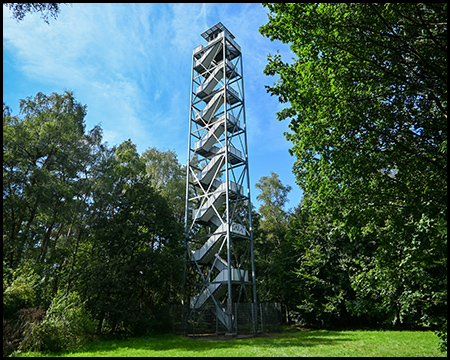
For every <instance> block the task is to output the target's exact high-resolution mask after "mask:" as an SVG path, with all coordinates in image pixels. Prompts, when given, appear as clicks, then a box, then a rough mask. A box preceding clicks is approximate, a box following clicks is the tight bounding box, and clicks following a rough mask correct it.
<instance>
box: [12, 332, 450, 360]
mask: <svg viewBox="0 0 450 360" xmlns="http://www.w3.org/2000/svg"><path fill="white" fill-rule="evenodd" d="M438 343H439V339H438V338H437V336H436V335H435V334H434V333H433V332H431V331H327V330H314V331H301V330H295V331H292V332H283V333H277V334H269V335H264V336H259V337H254V338H247V339H233V340H195V339H191V338H188V337H184V336H177V335H161V336H155V337H141V338H133V339H128V340H103V341H98V342H92V343H89V344H87V345H86V346H85V347H84V348H83V349H82V350H80V351H78V352H74V353H67V354H51V356H76V357H105V356H112V357H118V356H122V357H125V356H147V357H149V356H152V357H153V356H186V357H192V356H200V357H217V356H227V357H228V356H241V357H244V356H246V357H247V356H250V357H260V356H327V357H331V356H363V357H364V356H383V357H384V356H393V357H394V356H395V357H401V356H408V357H411V356H426V357H428V356H441V357H443V356H446V355H447V354H446V353H441V352H439V350H438ZM15 355H16V356H17V355H20V356H42V355H43V354H37V353H26V354H15Z"/></svg>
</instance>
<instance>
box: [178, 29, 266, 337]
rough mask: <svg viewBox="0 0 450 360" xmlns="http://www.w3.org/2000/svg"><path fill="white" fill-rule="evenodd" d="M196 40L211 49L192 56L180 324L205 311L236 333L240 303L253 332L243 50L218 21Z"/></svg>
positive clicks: (254, 301) (254, 302)
mask: <svg viewBox="0 0 450 360" xmlns="http://www.w3.org/2000/svg"><path fill="white" fill-rule="evenodd" d="M201 36H202V37H203V38H204V39H205V40H207V41H208V45H207V46H203V45H200V46H198V47H196V48H195V49H194V52H193V57H192V82H191V102H190V120H189V150H188V151H189V153H188V164H187V185H186V217H185V218H186V223H185V235H186V237H185V246H186V257H185V271H184V279H185V290H184V299H183V303H184V304H186V305H185V308H186V310H187V311H185V312H184V315H183V321H184V324H186V323H187V322H188V321H189V319H192V318H193V317H194V316H195V314H196V313H199V312H200V311H206V309H208V310H207V311H211V312H212V313H213V314H214V315H215V319H216V322H220V323H221V324H222V325H223V327H225V329H226V331H227V333H229V334H235V333H237V330H238V319H237V318H236V314H237V313H238V311H237V310H238V308H239V304H241V303H247V304H248V303H250V304H251V307H252V309H254V310H252V312H251V317H252V319H251V322H252V327H253V332H256V331H257V330H258V316H257V313H258V312H257V308H258V307H257V297H256V282H255V266H254V252H253V233H252V218H251V202H250V179H249V166H248V155H247V154H248V151H247V134H246V120H245V106H244V82H243V77H242V74H243V64H242V54H241V48H240V46H239V45H238V44H237V43H236V41H235V40H234V36H233V34H231V33H230V31H228V29H227V28H226V27H225V26H224V25H222V23H220V22H219V23H217V24H216V25H214V26H213V27H211V28H210V29H208V30H206V31H205V32H204V33H202V34H201ZM188 299H189V300H188ZM187 304H188V305H189V306H187Z"/></svg>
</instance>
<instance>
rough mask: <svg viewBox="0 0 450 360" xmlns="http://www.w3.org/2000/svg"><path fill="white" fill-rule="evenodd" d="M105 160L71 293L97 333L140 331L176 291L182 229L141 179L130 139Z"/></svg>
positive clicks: (139, 163) (142, 168)
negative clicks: (80, 298)
mask: <svg viewBox="0 0 450 360" xmlns="http://www.w3.org/2000/svg"><path fill="white" fill-rule="evenodd" d="M104 162H105V166H102V168H103V169H104V171H105V172H104V173H103V174H101V175H100V176H99V179H98V180H99V181H98V183H99V185H101V186H98V187H96V189H95V191H94V194H93V200H94V204H93V208H95V221H94V222H93V224H92V226H91V232H90V239H89V242H87V243H86V244H85V246H84V251H85V252H87V253H88V254H89V256H87V257H82V258H79V261H78V262H77V269H78V270H77V271H78V273H79V277H78V279H77V284H76V286H75V287H76V288H77V289H80V290H79V291H80V293H81V294H82V295H83V297H84V298H85V299H87V303H86V305H87V308H88V309H89V310H90V311H91V313H92V314H93V316H94V318H95V319H96V320H97V324H98V330H97V331H98V332H101V331H102V329H103V328H107V329H109V331H111V332H115V331H117V330H125V331H128V332H130V333H134V334H136V333H143V332H145V331H148V330H149V323H150V320H151V319H152V318H155V317H158V315H159V312H160V310H161V308H162V307H163V306H164V305H167V304H168V303H170V301H173V300H174V299H176V298H177V295H178V294H179V289H181V281H182V253H183V247H182V225H181V224H180V223H178V222H177V221H176V219H175V218H174V216H173V213H172V211H171V209H170V208H169V206H168V204H167V202H166V200H165V199H164V198H163V197H162V196H161V195H160V194H159V193H158V192H157V191H156V189H155V188H154V187H153V186H152V185H151V181H150V179H149V178H148V177H146V176H145V163H144V161H143V159H141V158H140V156H139V154H138V153H137V151H136V146H135V145H134V144H133V143H132V142H131V141H130V140H128V141H125V142H123V143H122V144H120V145H119V147H117V149H115V151H111V152H110V154H109V155H108V156H107V157H105V158H104ZM169 264H170V266H169Z"/></svg>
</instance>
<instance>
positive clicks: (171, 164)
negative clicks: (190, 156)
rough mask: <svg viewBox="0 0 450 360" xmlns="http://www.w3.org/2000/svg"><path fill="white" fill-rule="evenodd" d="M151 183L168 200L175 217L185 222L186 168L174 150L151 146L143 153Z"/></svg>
mask: <svg viewBox="0 0 450 360" xmlns="http://www.w3.org/2000/svg"><path fill="white" fill-rule="evenodd" d="M142 158H143V160H144V161H145V166H146V172H147V175H148V176H149V177H150V180H151V183H152V185H153V187H154V188H155V189H157V190H158V191H159V192H160V193H161V194H162V195H163V196H164V197H165V198H166V200H167V202H168V203H169V206H170V207H171V208H172V210H173V212H174V215H175V217H176V218H177V219H178V221H179V222H180V223H183V222H184V211H185V202H186V169H185V166H182V165H181V164H180V163H179V162H178V158H177V154H176V153H175V152H174V151H171V150H167V151H160V150H158V149H156V148H154V147H153V148H149V149H147V150H146V151H144V153H143V154H142Z"/></svg>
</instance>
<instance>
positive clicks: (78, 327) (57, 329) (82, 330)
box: [19, 293, 95, 352]
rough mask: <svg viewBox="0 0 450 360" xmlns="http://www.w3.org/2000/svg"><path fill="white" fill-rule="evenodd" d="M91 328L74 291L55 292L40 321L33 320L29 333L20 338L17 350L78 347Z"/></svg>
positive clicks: (59, 350)
mask: <svg viewBox="0 0 450 360" xmlns="http://www.w3.org/2000/svg"><path fill="white" fill-rule="evenodd" d="M94 331H95V324H94V322H93V321H92V319H91V318H90V317H89V315H88V314H87V312H86V310H85V307H84V303H83V302H82V301H81V299H80V297H79V296H78V294H77V293H70V294H68V295H64V294H62V293H58V295H56V296H55V298H54V299H53V301H52V303H51V305H50V307H49V309H48V310H47V312H46V314H45V316H44V318H43V320H42V322H40V323H35V324H33V327H32V330H31V335H30V336H29V337H28V338H26V339H24V341H22V343H21V345H20V347H19V350H22V351H27V350H32V351H43V352H48V351H49V352H61V351H72V350H75V349H77V348H79V347H80V346H81V345H82V344H83V343H84V341H85V340H87V339H88V338H90V336H91V335H92V334H93V333H94Z"/></svg>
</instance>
